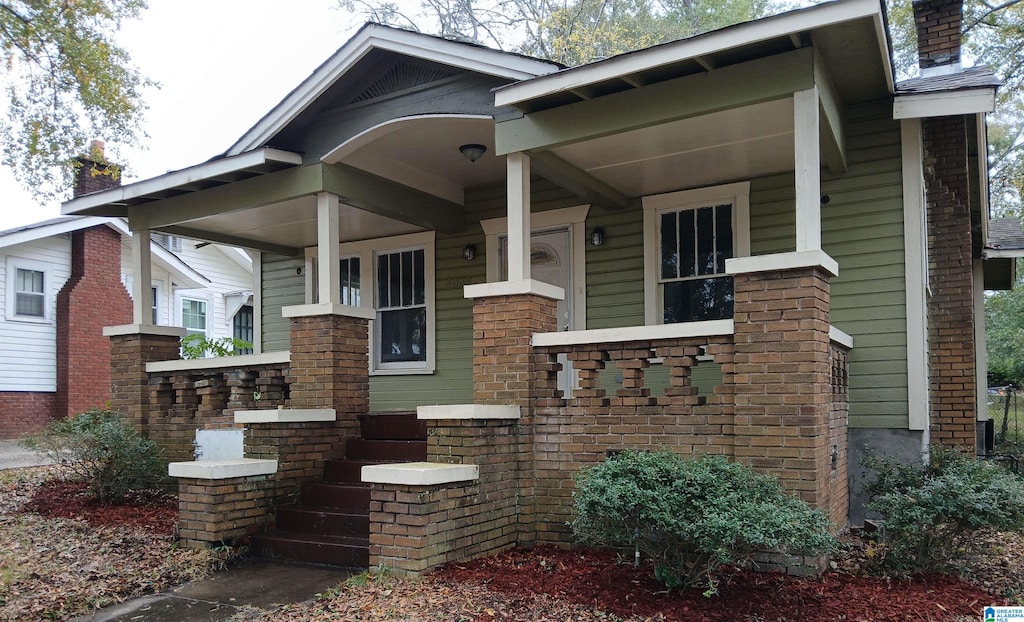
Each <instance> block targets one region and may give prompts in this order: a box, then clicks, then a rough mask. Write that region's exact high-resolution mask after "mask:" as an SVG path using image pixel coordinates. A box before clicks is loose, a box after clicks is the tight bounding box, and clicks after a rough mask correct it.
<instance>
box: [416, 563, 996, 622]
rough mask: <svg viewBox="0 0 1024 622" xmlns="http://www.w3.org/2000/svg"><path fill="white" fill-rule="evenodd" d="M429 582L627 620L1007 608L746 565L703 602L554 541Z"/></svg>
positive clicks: (962, 589)
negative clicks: (539, 598)
mask: <svg viewBox="0 0 1024 622" xmlns="http://www.w3.org/2000/svg"><path fill="white" fill-rule="evenodd" d="M432 579H433V580H435V581H438V582H441V583H448V584H468V585H485V586H487V588H488V589H490V590H492V591H496V592H501V593H503V594H506V595H512V596H519V595H528V594H535V593H541V594H548V595H550V596H553V597H555V598H558V599H560V600H565V601H569V602H572V603H578V604H582V605H586V606H589V607H594V608H596V609H599V610H603V611H607V612H610V613H614V614H616V615H619V616H623V617H628V616H636V617H639V618H641V619H653V620H667V621H674V620H686V621H707V622H716V621H726V620H728V621H732V620H800V621H803V622H817V621H825V620H829V621H831V620H870V621H873V622H885V621H890V620H893V621H896V620H943V619H954V618H955V617H957V616H974V617H977V616H979V615H980V613H981V610H982V608H983V607H984V606H986V605H991V604H1003V602H1002V601H1001V600H1000V599H997V598H994V597H993V596H991V595H990V594H988V593H987V592H986V591H984V590H982V589H980V588H978V587H976V586H973V585H971V584H969V583H966V582H964V581H962V580H960V579H958V578H954V577H949V576H942V575H929V576H924V577H915V578H911V579H899V580H897V579H878V578H868V577H854V576H850V575H847V574H840V573H835V572H830V573H826V574H825V576H824V577H822V578H821V579H799V578H794V577H787V576H785V575H781V574H777V573H769V574H761V573H754V572H749V571H743V570H728V571H727V573H726V574H725V575H724V578H723V580H722V582H721V584H720V585H719V586H718V590H719V594H718V595H717V596H715V597H712V598H706V597H705V596H703V594H702V592H701V590H696V589H690V590H682V591H680V590H666V589H665V587H664V586H662V585H661V584H659V583H657V582H656V581H655V580H654V579H653V571H652V568H651V567H650V565H649V564H641V565H640V567H635V566H633V565H632V563H618V562H617V560H616V556H615V554H614V553H611V552H603V551H564V550H560V549H557V548H553V547H538V548H535V549H533V550H531V551H525V550H521V549H517V550H513V551H510V552H508V553H504V554H502V555H498V556H495V557H490V558H486V559H481V560H477V561H473V562H470V563H462V564H451V565H449V566H446V567H444V568H443V569H441V570H439V571H438V572H437V573H435V574H434V575H433V576H432ZM480 619H486V618H480Z"/></svg>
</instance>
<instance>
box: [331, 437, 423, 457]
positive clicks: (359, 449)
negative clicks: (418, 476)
mask: <svg viewBox="0 0 1024 622" xmlns="http://www.w3.org/2000/svg"><path fill="white" fill-rule="evenodd" d="M345 458H346V459H348V460H357V461H369V460H376V461H378V462H421V461H423V460H426V459H427V442H426V441H401V440H399V441H396V440H364V439H349V440H348V441H346V442H345Z"/></svg>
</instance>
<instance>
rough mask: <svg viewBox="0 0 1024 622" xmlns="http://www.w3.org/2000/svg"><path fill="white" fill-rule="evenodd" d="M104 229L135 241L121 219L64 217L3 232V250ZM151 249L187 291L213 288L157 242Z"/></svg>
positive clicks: (0, 234) (196, 272)
mask: <svg viewBox="0 0 1024 622" xmlns="http://www.w3.org/2000/svg"><path fill="white" fill-rule="evenodd" d="M101 225H106V226H108V227H110V228H111V229H113V230H114V231H117V232H118V233H120V234H121V235H122V236H125V237H129V238H130V237H132V232H131V231H130V230H129V229H128V223H126V222H125V221H124V220H122V219H120V218H104V217H101V216H62V217H59V218H51V219H49V220H43V221H40V222H36V223H32V224H29V225H24V226H21V227H15V228H13V229H8V230H6V231H0V249H4V248H9V247H12V246H16V245H18V244H25V243H27V242H33V241H35V240H42V239H44V238H48V237H52V236H55V235H62V234H65V233H71V232H72V231H80V230H82V229H89V228H90V227H98V226H101ZM150 248H151V251H152V253H153V258H154V259H155V260H156V262H157V264H158V265H160V266H162V267H163V268H164V269H166V270H167V271H168V272H170V273H171V274H172V275H174V277H175V278H176V279H178V280H179V281H180V282H181V284H182V285H184V286H186V287H205V286H206V285H209V284H210V279H208V278H206V277H205V276H203V275H202V274H201V273H200V272H199V271H197V270H196V269H195V268H193V267H192V266H190V265H188V264H187V263H185V262H184V261H182V260H181V258H180V257H178V256H177V255H175V254H174V253H172V252H170V251H168V250H167V249H165V248H164V247H162V246H160V245H159V244H156V243H153V242H150Z"/></svg>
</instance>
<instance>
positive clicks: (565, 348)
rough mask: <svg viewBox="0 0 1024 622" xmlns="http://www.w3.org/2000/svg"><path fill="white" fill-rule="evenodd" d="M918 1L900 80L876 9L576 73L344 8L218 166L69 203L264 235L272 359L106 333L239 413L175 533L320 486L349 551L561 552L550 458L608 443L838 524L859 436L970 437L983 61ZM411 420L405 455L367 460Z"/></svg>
mask: <svg viewBox="0 0 1024 622" xmlns="http://www.w3.org/2000/svg"><path fill="white" fill-rule="evenodd" d="M915 10H916V11H917V12H918V15H917V23H918V26H919V38H920V49H921V74H920V76H919V77H917V78H914V79H912V80H908V81H905V82H896V80H895V76H894V70H893V64H892V60H891V57H890V52H889V50H890V43H889V39H888V33H887V24H886V19H885V10H884V7H883V5H882V4H881V3H880V2H879V1H878V0H836V1H834V2H827V3H823V4H820V5H817V6H814V7H810V8H806V9H800V10H796V11H792V12H789V13H784V14H781V15H778V16H774V17H769V18H765V19H760V20H756V21H753V22H749V23H743V24H739V25H736V26H733V27H729V28H725V29H722V30H718V31H714V32H710V33H706V34H702V35H699V36H695V37H691V38H688V39H684V40H680V41H676V42H672V43H667V44H663V45H657V46H653V47H651V48H648V49H644V50H640V51H637V52H632V53H628V54H622V55H620V56H615V57H612V58H609V59H605V60H601V61H598V62H594V63H590V64H587V65H584V66H581V67H574V68H562V67H559V66H557V65H554V64H552V63H549V62H545V61H540V60H536V59H531V58H525V57H522V56H518V55H514V54H508V53H502V52H498V51H495V50H491V49H487V48H484V47H481V46H476V45H471V44H467V43H463V42H455V41H448V40H443V39H439V38H434V37H429V36H425V35H421V34H416V33H410V32H404V31H400V30H395V29H391V28H386V27H383V26H379V25H367V26H365V27H364V28H363V29H362V30H360V31H359V32H358V33H357V34H356V35H355V36H354V37H353V38H352V39H351V40H350V41H348V42H347V43H346V44H345V45H343V46H342V47H341V49H339V51H338V52H337V53H336V54H335V55H334V56H332V57H331V58H330V59H328V60H327V61H326V62H325V63H324V64H323V65H321V66H320V67H319V68H318V69H317V70H316V71H315V72H314V73H313V74H312V75H311V76H310V77H309V78H308V79H307V80H306V81H304V82H303V83H302V84H300V85H299V86H298V87H297V88H296V89H295V90H294V91H293V92H292V93H290V94H289V95H288V96H287V97H286V98H285V99H284V100H283V101H282V102H281V103H280V104H279V105H278V106H277V107H276V108H274V109H273V110H272V111H270V112H269V113H268V114H267V115H266V116H265V117H264V118H263V119H261V120H260V121H259V123H257V124H256V125H255V126H254V127H253V128H252V129H250V130H249V131H248V132H247V133H246V134H245V135H244V136H242V137H241V138H240V139H239V140H238V141H237V142H236V143H235V144H234V145H232V146H230V148H229V149H228V150H227V151H226V152H225V153H224V154H223V155H222V156H219V157H217V158H214V159H212V160H210V161H208V162H206V163H203V164H199V165H197V166H195V167H192V168H190V169H186V170H183V171H177V172H173V173H168V174H167V175H163V176H161V177H157V178H154V179H150V180H146V181H142V182H139V183H136V184H131V185H128V186H125V187H123V188H118V189H113V190H108V191H104V192H99V193H96V194H92V195H89V196H84V197H80V198H78V199H75V200H73V201H70V202H68V203H66V204H65V205H64V208H63V210H64V213H65V214H76V215H101V216H107V217H121V218H127V220H128V223H129V227H130V228H131V229H132V231H133V233H134V234H135V239H146V236H148V235H149V234H151V233H153V232H162V233H166V234H170V235H184V236H188V237H193V238H196V239H203V240H209V241H211V242H219V243H225V244H231V245H236V246H240V247H244V248H248V249H251V250H254V251H258V256H257V259H256V266H255V273H256V274H257V275H258V282H257V283H256V286H255V294H254V299H255V300H256V305H255V306H256V309H257V316H258V318H259V320H260V322H261V324H262V331H261V333H260V340H261V346H262V354H261V355H254V356H252V357H243V358H240V359H238V360H234V361H221V362H220V363H214V362H205V363H204V365H205V366H204V367H203V368H202V369H198V368H195V367H189V366H188V364H187V363H186V362H173V361H165V360H163V359H169V358H173V354H174V349H173V343H174V338H175V336H174V335H168V334H166V333H165V332H162V331H159V330H153V329H152V327H149V326H147V324H148V316H147V315H146V314H145V313H144V312H143V310H144V309H140V308H139V307H137V308H136V313H135V317H134V319H133V321H132V323H131V324H129V325H124V326H118V327H110V328H108V329H107V334H108V335H109V336H110V337H111V339H112V348H113V351H114V357H115V359H116V360H118V361H120V362H121V367H120V369H117V368H115V371H114V377H113V394H114V403H115V404H116V405H117V406H118V407H120V408H122V409H123V410H124V411H125V412H126V413H127V414H128V415H129V416H130V417H131V418H132V419H133V420H134V421H135V422H136V423H137V425H139V426H140V427H141V428H142V429H143V430H146V431H147V433H149V434H151V435H152V436H153V437H155V438H158V439H160V440H161V442H163V443H165V444H174V443H179V442H180V438H181V437H182V436H183V435H187V434H188V433H190V432H189V430H190V429H192V428H194V427H196V425H199V426H215V427H216V426H231V425H232V419H231V416H229V415H233V417H234V419H233V421H234V425H245V427H246V435H247V436H246V441H245V457H244V458H241V459H239V460H238V461H237V463H233V464H232V465H229V466H225V465H213V464H205V465H204V464H202V463H200V462H197V463H194V464H192V463H185V462H182V463H181V464H179V465H172V469H171V472H172V474H176V475H178V476H179V477H181V486H182V488H181V490H182V491H183V492H187V493H188V494H187V495H183V496H182V499H183V501H182V514H181V516H182V518H181V525H180V527H181V534H182V537H183V538H184V539H185V540H186V541H187V542H188V543H189V544H191V545H201V544H203V543H204V542H205V543H209V542H217V541H220V540H221V539H225V538H235V537H239V536H243V535H245V534H247V533H249V532H253V531H258V530H260V529H263V528H265V526H266V523H267V521H268V520H271V519H272V517H273V514H274V512H275V511H277V513H278V527H279V528H284V526H283V523H287V522H288V521H287V520H284V521H282V518H281V517H282V513H283V510H275V508H279V506H280V505H281V504H282V503H284V502H286V501H289V500H295V499H299V500H301V501H302V503H304V504H309V503H311V502H312V500H313V498H314V497H315V498H320V500H321V502H323V497H325V496H329V495H330V494H335V493H337V494H338V495H339V496H338V497H337V498H335V499H334V501H332V503H334V504H335V505H333V506H331V507H335V508H337V507H340V505H339V504H343V500H342V499H341V494H342V492H344V494H345V495H347V496H345V499H344V504H347V503H349V502H353V501H352V500H353V499H355V498H356V497H358V496H359V495H364V494H365V495H366V496H365V497H362V498H363V501H360V503H363V504H364V505H363V510H362V511H363V515H362V516H363V518H362V519H361V520H362V521H363V522H362V523H361V524H362V525H364V526H365V527H360V528H359V529H365V533H364V534H363V535H358V534H356V535H358V542H362V543H364V544H363V546H365V543H366V542H368V549H366V550H367V551H368V553H367V552H364V553H363V554H362V555H363V556H362V557H352V558H350V559H360V560H362V561H361V563H364V564H365V563H367V560H368V562H369V563H370V564H373V565H376V564H387V565H388V566H390V567H392V568H397V569H399V570H402V571H407V572H419V571H422V570H424V569H427V568H429V567H431V566H433V565H436V564H438V563H442V562H444V561H449V560H452V559H459V558H463V557H472V556H477V555H482V554H485V553H487V552H490V551H494V550H500V549H501V548H504V547H507V546H510V545H511V544H513V543H515V542H520V543H526V544H529V543H532V542H563V543H564V542H566V541H567V538H568V535H567V527H566V521H567V520H568V519H569V518H570V517H571V499H570V491H571V488H572V474H573V473H574V472H575V471H576V470H577V469H578V468H579V467H580V466H583V465H587V464H592V463H594V462H597V461H600V460H603V459H604V458H605V457H606V456H607V455H609V453H610V452H614V451H616V450H620V449H623V448H628V447H635V448H668V449H671V450H672V451H677V452H680V453H684V454H689V453H718V454H724V455H727V456H730V457H733V458H735V459H737V460H742V461H744V462H746V463H749V464H751V465H752V466H753V467H754V468H756V469H759V470H761V471H765V472H770V473H774V474H776V475H777V476H778V477H779V479H780V482H781V483H782V484H783V486H784V487H785V488H787V489H788V490H790V491H791V492H792V493H793V494H796V495H799V496H800V497H801V498H803V499H804V500H806V501H807V502H809V503H811V504H812V505H814V506H815V507H818V508H820V509H822V510H823V511H825V512H827V513H828V514H829V515H830V517H831V518H832V521H833V525H834V527H835V528H836V529H837V530H838V529H842V528H843V527H845V526H846V525H847V524H851V523H852V524H857V523H858V522H859V521H860V520H862V519H863V503H864V499H863V494H862V493H861V492H860V485H861V479H862V477H863V473H862V467H861V466H860V458H861V456H862V455H863V452H864V451H869V450H873V451H878V452H883V453H887V454H890V455H895V456H897V457H900V458H902V459H906V460H913V459H919V456H920V454H921V452H922V451H924V450H926V449H927V447H928V446H929V444H930V443H932V444H934V443H939V444H947V445H951V446H958V447H963V448H969V449H970V450H972V451H973V450H974V448H975V446H976V434H977V428H978V425H979V421H980V420H981V419H983V417H984V409H979V408H978V405H979V403H982V404H983V402H981V400H983V399H984V391H981V390H979V388H980V387H984V384H983V383H984V381H985V380H984V378H985V375H984V365H983V363H982V362H983V361H984V339H983V338H982V336H983V330H984V327H983V321H982V315H981V313H980V310H981V306H982V305H981V303H982V291H983V288H984V287H999V286H1002V287H1008V286H1009V281H1008V280H1007V275H1008V274H1009V269H1008V266H1007V261H1008V260H1006V259H1005V258H997V257H993V258H991V259H990V260H986V259H984V257H983V254H982V250H983V249H984V247H985V244H986V236H987V234H988V232H987V222H988V204H987V186H986V179H987V177H986V176H987V171H986V167H985V161H986V159H985V156H986V137H985V115H986V113H988V112H991V111H992V109H993V107H994V101H995V91H996V88H997V86H998V81H997V80H996V79H995V77H994V76H993V75H992V73H991V72H989V71H988V70H987V69H984V68H966V69H965V68H962V67H961V66H960V47H959V41H960V34H959V26H960V15H961V7H960V5H959V3H958V2H956V1H955V0H926V1H923V2H919V3H916V4H915ZM211 113H212V114H217V112H216V111H212V112H211ZM147 248H148V246H146V245H143V246H141V247H140V248H139V249H138V252H136V254H135V255H134V260H135V261H136V264H135V268H136V269H142V267H143V266H144V265H145V263H146V262H148V261H149V257H148V254H147V251H146V249H147ZM135 295H136V297H137V299H146V297H147V296H148V295H149V290H148V288H139V287H136V291H135ZM142 307H145V305H142ZM161 357H162V358H161ZM216 365H220V367H216ZM190 386H200V387H202V392H201V393H200V391H199V390H191V389H188V388H187V387H190ZM216 386H219V387H222V388H221V389H220V391H219V392H218V391H216V390H215V389H214V387H216ZM256 396H259V398H260V399H256ZM268 407H269V408H268ZM414 409H415V410H416V412H417V417H418V419H419V421H421V422H425V425H426V429H427V433H428V435H427V436H426V439H427V441H426V443H425V449H424V450H423V453H424V454H425V456H426V458H427V461H426V462H422V463H416V464H414V465H412V466H408V465H407V466H402V465H393V464H392V465H385V466H372V465H364V464H362V463H361V462H360V461H361V460H362V462H365V459H364V458H363V452H364V451H365V450H366V448H367V447H368V446H369V445H371V444H373V443H377V444H379V443H387V442H392V443H394V442H397V441H396V440H395V438H396V437H394V436H393V437H383V438H385V439H386V438H390V439H391V440H381V439H382V437H381V436H380V434H379V432H378V427H375V426H382V425H383V424H382V423H381V422H382V421H387V419H385V416H386V415H387V413H397V412H403V411H406V412H407V411H411V410H414ZM392 416H393V417H398V416H399V415H392ZM390 421H392V422H394V421H398V419H397V418H395V419H391V420H390ZM368 422H369V423H368ZM360 426H362V427H361V428H360ZM368 428H369V431H368ZM360 434H362V435H363V437H364V438H363V439H362V440H360V439H359V436H360ZM401 438H407V437H401ZM395 447H397V446H395ZM342 458H344V459H346V460H347V461H348V463H347V464H348V466H346V467H342V466H338V465H337V464H336V462H337V460H338V459H342ZM182 459H183V460H185V459H187V457H186V456H184V454H182ZM325 464H326V465H327V466H326V471H325V470H324V468H325V467H324V465H325ZM360 466H362V468H361V470H360V469H359V468H358V467H360ZM343 473H348V474H351V473H356V474H357V475H356V477H357V481H359V480H360V479H361V481H362V482H363V483H364V488H357V487H352V488H345V489H342V488H338V487H335V488H332V489H331V490H328V489H327V488H323V487H322V486H323V485H324V484H323V482H326V483H338V484H339V485H340V480H336V479H334V478H341V477H342V474H343ZM218 478H219V479H218ZM211 482H215V483H211ZM317 482H321V483H317ZM366 484H368V485H369V486H370V487H369V492H368V493H367V492H366V490H367V489H366V488H365V485H366ZM303 485H305V487H304V488H303V487H302V486H303ZM316 486H321V488H316ZM332 490H333V491H334V492H333V493H332V492H331V491H332ZM360 491H362V492H360ZM239 492H244V494H243V497H245V498H246V499H248V500H249V501H248V502H247V504H246V507H245V508H240V507H235V505H233V503H232V502H231V499H233V498H235V497H232V496H231V495H233V494H235V495H237V493H239ZM186 499H187V500H186ZM353 503H354V502H353ZM345 507H349V506H348V505H345ZM338 511H340V510H338ZM211 517H215V518H211ZM353 521H354V519H353ZM366 534H368V536H367V535H366ZM353 542H355V541H353ZM358 542H357V544H358ZM294 543H298V544H296V545H295V546H296V547H299V548H302V547H305V548H304V550H305V551H307V553H309V555H311V556H314V557H315V555H314V553H312V552H311V551H324V550H327V549H328V548H331V547H341V546H342V545H343V543H342V542H340V541H338V540H331V539H330V537H327V538H326V539H321V540H309V539H305V540H304V539H301V538H298V537H297V536H296V538H294ZM346 546H347V544H346ZM318 559H321V560H324V559H327V557H320V558H318Z"/></svg>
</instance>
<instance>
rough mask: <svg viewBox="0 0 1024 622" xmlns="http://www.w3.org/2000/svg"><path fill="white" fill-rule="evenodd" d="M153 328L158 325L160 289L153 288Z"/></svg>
mask: <svg viewBox="0 0 1024 622" xmlns="http://www.w3.org/2000/svg"><path fill="white" fill-rule="evenodd" d="M152 302H153V326H156V325H157V324H159V323H160V287H159V286H157V285H154V286H153V301H152Z"/></svg>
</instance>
